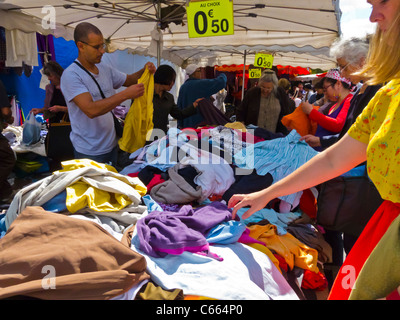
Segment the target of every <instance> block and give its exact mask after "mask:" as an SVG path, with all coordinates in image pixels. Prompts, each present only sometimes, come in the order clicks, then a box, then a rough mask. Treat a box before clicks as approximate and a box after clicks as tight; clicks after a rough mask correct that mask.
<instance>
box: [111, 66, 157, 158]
mask: <svg viewBox="0 0 400 320" xmlns="http://www.w3.org/2000/svg"><path fill="white" fill-rule="evenodd" d="M138 83H143V84H144V88H145V91H144V94H143V95H142V96H141V97H139V98H136V99H135V100H134V101H133V103H132V105H131V107H130V109H129V111H128V114H127V115H126V118H125V124H124V131H123V134H122V138H121V139H119V141H118V144H119V147H120V149H121V150H123V151H126V152H129V153H132V152H134V151H136V150H138V149H140V148H142V147H143V146H144V145H145V143H146V136H147V134H148V133H149V134H151V131H152V129H153V96H154V75H153V74H152V73H150V71H149V70H148V69H147V67H146V69H145V71H144V72H143V75H142V76H141V77H140V79H139V80H138Z"/></svg>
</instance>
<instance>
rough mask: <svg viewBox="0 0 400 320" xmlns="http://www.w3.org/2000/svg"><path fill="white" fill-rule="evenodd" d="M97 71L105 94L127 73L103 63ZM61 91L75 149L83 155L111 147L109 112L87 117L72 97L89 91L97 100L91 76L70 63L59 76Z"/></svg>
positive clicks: (114, 139)
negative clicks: (91, 117)
mask: <svg viewBox="0 0 400 320" xmlns="http://www.w3.org/2000/svg"><path fill="white" fill-rule="evenodd" d="M96 66H97V68H98V70H99V74H93V73H92V75H93V76H94V78H95V79H96V81H97V82H98V83H99V85H100V87H101V90H102V91H103V93H104V95H105V96H106V98H108V97H110V96H112V95H114V94H115V93H116V91H115V89H118V88H119V87H121V86H122V85H123V84H124V83H125V81H126V77H127V75H126V74H125V73H122V72H120V71H118V70H116V69H113V68H111V67H110V66H108V65H107V64H104V63H99V64H97V65H96ZM61 91H62V93H63V95H64V98H65V101H66V102H67V106H68V113H69V118H70V121H71V129H72V132H71V135H70V139H71V142H72V145H73V146H74V148H75V149H76V151H78V152H80V153H83V154H87V155H101V154H106V153H109V152H111V151H112V149H113V148H114V147H115V146H116V145H117V136H116V134H115V129H114V119H113V116H112V114H111V112H107V113H106V114H104V115H101V116H98V117H96V118H93V119H90V118H89V117H88V116H87V115H86V114H85V113H84V112H83V111H82V110H81V109H79V107H78V106H77V105H76V104H75V103H74V102H73V101H72V100H73V99H74V98H75V97H76V96H78V95H80V94H82V93H85V92H89V93H90V94H91V95H92V98H93V101H97V100H101V99H102V97H101V94H100V91H99V89H98V87H97V85H96V83H95V82H94V81H93V79H92V78H91V77H90V76H89V75H88V74H87V73H86V72H85V71H84V70H82V69H81V68H80V67H79V66H77V65H76V64H75V63H72V64H71V65H70V66H69V67H68V68H67V69H65V70H64V72H63V74H62V76H61Z"/></svg>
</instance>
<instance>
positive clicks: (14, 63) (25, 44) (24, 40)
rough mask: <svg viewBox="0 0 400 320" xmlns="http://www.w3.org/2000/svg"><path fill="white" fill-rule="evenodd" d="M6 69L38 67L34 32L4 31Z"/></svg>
mask: <svg viewBox="0 0 400 320" xmlns="http://www.w3.org/2000/svg"><path fill="white" fill-rule="evenodd" d="M6 44H7V46H6V54H7V59H6V67H22V66H23V63H25V64H26V65H29V66H38V65H39V61H38V52H37V41H36V32H30V33H26V32H23V31H21V30H17V29H14V30H6Z"/></svg>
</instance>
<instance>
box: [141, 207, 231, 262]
mask: <svg viewBox="0 0 400 320" xmlns="http://www.w3.org/2000/svg"><path fill="white" fill-rule="evenodd" d="M231 219H232V213H231V211H230V210H229V209H228V207H227V206H226V205H225V204H223V203H221V202H218V201H215V202H212V203H211V204H209V205H206V206H204V207H200V208H197V209H193V208H192V206H190V205H185V206H182V207H181V209H180V210H179V211H178V212H169V211H153V212H151V213H150V214H149V215H147V216H146V217H144V218H142V219H140V220H138V222H137V224H136V230H137V236H138V238H139V243H140V247H139V248H140V250H142V251H143V252H144V253H146V254H148V255H150V256H153V257H164V256H166V255H167V254H181V253H183V252H184V251H189V252H200V251H207V250H208V242H207V240H206V235H207V234H208V232H209V231H210V230H211V229H212V228H214V227H215V226H216V225H218V224H220V223H223V222H226V221H229V220H231Z"/></svg>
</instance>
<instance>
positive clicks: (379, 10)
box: [228, 0, 400, 300]
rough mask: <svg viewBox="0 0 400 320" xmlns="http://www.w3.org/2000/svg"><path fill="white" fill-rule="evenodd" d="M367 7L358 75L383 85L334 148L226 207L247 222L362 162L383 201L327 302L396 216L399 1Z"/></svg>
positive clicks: (376, 0)
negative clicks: (365, 48) (371, 27)
mask: <svg viewBox="0 0 400 320" xmlns="http://www.w3.org/2000/svg"><path fill="white" fill-rule="evenodd" d="M368 2H369V3H370V4H371V5H372V13H371V16H370V21H371V22H375V23H377V24H378V28H377V31H376V33H375V35H374V38H373V41H372V44H371V49H370V53H369V55H368V59H367V62H366V64H365V66H364V68H363V69H362V70H361V71H360V72H359V73H360V74H362V75H364V76H367V77H368V79H369V80H368V83H369V84H378V83H387V84H386V85H385V86H383V87H382V88H381V89H380V90H379V91H378V92H377V94H376V95H375V97H374V98H373V99H372V100H371V101H370V103H369V104H368V106H367V107H366V108H365V109H364V111H363V112H362V113H361V114H360V116H359V117H358V118H357V120H356V122H355V123H354V124H353V126H352V127H351V128H350V129H349V131H348V133H347V134H346V135H345V136H344V137H343V138H342V139H341V140H339V141H338V142H337V143H335V144H334V145H333V146H331V147H330V148H328V149H326V150H325V151H323V152H321V153H320V154H318V155H317V156H315V157H314V158H313V159H311V160H310V161H309V162H307V163H306V164H305V165H303V166H302V167H300V168H299V169H298V170H296V171H295V172H293V173H292V174H291V175H289V176H287V177H286V178H284V179H282V180H280V181H278V182H276V183H275V184H274V185H272V186H271V187H269V188H267V189H264V190H262V191H259V192H255V193H251V194H247V195H234V196H232V197H231V199H230V201H229V203H228V205H229V207H233V212H232V213H233V217H235V216H236V213H237V211H238V210H239V209H241V208H243V207H247V206H249V207H250V208H249V209H248V210H247V211H246V212H245V213H244V214H243V215H242V219H246V218H248V217H249V216H251V215H252V214H253V213H254V212H256V211H258V210H260V209H262V208H264V207H265V205H266V204H267V203H268V202H270V201H271V200H273V199H275V198H278V197H281V196H284V195H288V194H292V193H295V192H298V191H301V190H305V189H307V188H310V187H313V186H316V185H318V184H320V183H322V182H324V181H327V180H329V179H332V178H334V177H336V176H338V175H341V174H343V173H345V172H347V171H349V170H350V169H352V168H353V167H355V166H356V165H358V164H360V163H361V162H364V161H367V169H368V175H369V177H370V178H371V180H372V181H373V183H374V184H375V186H376V187H377V189H378V191H379V193H380V195H381V196H382V198H383V199H384V200H385V201H384V202H383V203H382V205H381V206H380V207H379V209H378V210H377V211H376V213H375V214H374V216H373V217H372V218H371V220H370V221H369V223H368V224H367V226H366V227H365V229H364V231H363V232H362V234H361V235H360V237H359V238H358V240H357V242H356V243H355V244H354V246H353V248H352V250H351V251H350V253H349V255H348V256H347V258H346V260H345V262H344V264H343V266H342V268H341V270H340V271H339V273H338V275H337V278H336V280H335V283H334V285H333V287H332V289H331V292H330V296H329V299H332V300H333V299H348V298H349V296H350V293H351V291H352V289H353V285H354V283H355V282H354V281H355V280H356V279H357V276H358V274H359V273H360V270H361V269H362V267H363V265H364V263H365V261H366V260H367V259H368V257H369V255H370V253H371V252H372V251H373V249H374V248H375V246H376V245H377V244H378V242H379V241H380V239H381V238H382V236H383V235H384V234H385V232H386V230H387V229H388V228H389V226H390V225H391V223H392V222H393V221H394V220H395V219H396V218H398V217H399V214H400V183H399V179H398V177H399V172H400V129H399V128H400V106H399V105H400V55H399V52H400V30H399V29H400V0H386V1H381V0H368ZM390 263H391V262H390V261H389V262H388V264H390ZM398 285H399V284H397V286H398ZM390 289H392V290H393V289H394V288H393V287H389V288H387V291H385V292H384V293H385V294H390V293H391V292H390Z"/></svg>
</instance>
